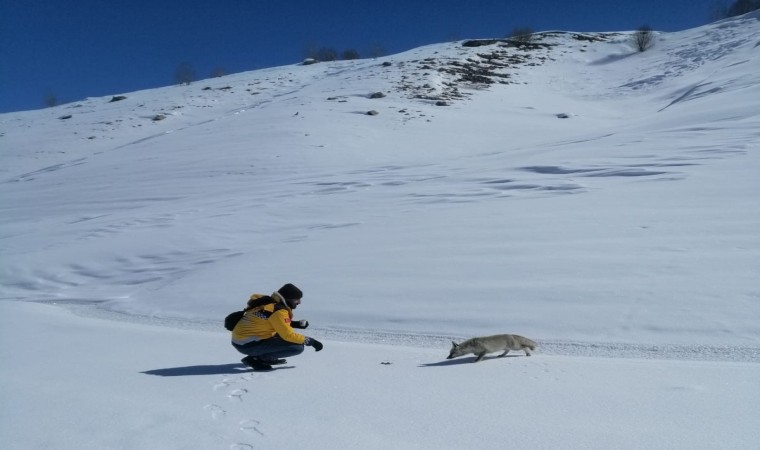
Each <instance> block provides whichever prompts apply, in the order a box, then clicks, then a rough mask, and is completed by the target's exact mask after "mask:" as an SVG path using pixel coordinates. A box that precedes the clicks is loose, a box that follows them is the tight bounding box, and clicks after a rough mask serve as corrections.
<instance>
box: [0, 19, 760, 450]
mask: <svg viewBox="0 0 760 450" xmlns="http://www.w3.org/2000/svg"><path fill="white" fill-rule="evenodd" d="M759 19H760V16H758V14H757V13H755V14H750V15H747V16H743V17H739V18H734V19H729V20H725V21H722V22H718V23H715V24H711V25H708V26H705V27H701V28H697V29H694V30H687V31H683V32H679V33H670V34H665V33H663V34H658V36H657V40H656V43H655V46H654V48H652V49H651V50H649V51H647V52H644V53H635V52H634V51H633V50H632V48H631V46H630V44H629V40H630V33H627V32H610V33H573V32H547V33H541V34H540V36H539V38H538V39H537V40H536V42H534V43H533V44H531V45H529V46H523V47H517V46H514V45H509V44H508V43H506V42H503V41H499V40H493V41H479V42H473V41H462V42H454V43H446V44H440V45H431V46H427V47H422V48H419V49H415V50H412V51H409V52H406V53H403V54H399V55H393V56H389V57H386V58H382V59H377V60H358V61H344V62H333V63H319V64H315V65H309V66H303V65H294V66H287V67H279V68H272V69H266V70H260V71H255V72H249V73H242V74H237V75H231V76H227V77H223V78H218V79H213V80H205V81H199V82H196V83H193V84H191V85H189V86H173V87H167V88H162V89H154V90H148V91H141V92H133V93H120V94H118V95H120V96H124V97H126V98H125V99H122V100H119V101H111V100H112V97H106V98H91V99H86V100H83V101H81V102H76V103H73V104H70V105H63V106H60V107H56V108H50V109H46V110H40V111H29V112H20V113H12V114H2V115H0V255H2V264H1V265H0V300H3V302H2V304H0V305H1V306H2V308H3V314H2V315H0V316H2V317H3V320H4V322H3V324H2V329H3V331H2V334H1V335H0V337H2V339H0V342H1V343H2V344H0V351H1V354H2V357H3V360H4V361H9V364H8V365H3V368H2V369H0V379H2V380H4V381H5V382H6V383H4V387H3V388H2V390H0V394H2V398H3V399H4V403H5V402H6V401H7V402H8V404H9V405H13V408H12V410H16V408H18V409H21V408H23V405H24V404H25V402H28V401H29V400H30V398H31V400H32V403H33V407H32V408H29V410H28V411H29V412H27V413H24V414H20V415H18V416H17V417H13V418H12V421H11V417H9V416H7V415H4V417H3V420H2V421H1V422H3V423H4V424H5V425H4V428H3V429H0V435H3V436H5V435H7V436H11V439H10V442H11V443H12V444H13V445H12V448H53V447H55V445H52V444H51V443H50V442H51V440H54V439H55V437H56V436H58V435H59V432H61V433H64V432H65V430H67V429H68V430H70V435H68V438H67V439H68V440H66V441H64V442H65V443H64V444H63V445H61V447H60V448H215V447H213V446H214V445H219V446H220V447H219V448H237V449H243V448H251V447H255V446H258V445H259V444H261V445H265V444H262V443H261V442H257V441H255V440H252V439H248V438H251V437H253V438H259V437H263V435H266V436H267V438H266V439H275V441H276V437H275V436H280V435H282V434H287V435H290V436H292V437H293V438H294V439H301V440H302V441H292V442H290V443H288V444H287V445H286V444H282V443H280V445H275V444H274V442H275V441H267V444H266V446H269V447H270V448H304V447H303V446H302V445H301V443H302V442H303V440H308V441H309V442H313V447H312V448H388V447H390V446H395V447H398V448H442V447H443V448H480V447H482V446H483V445H484V443H490V442H495V440H496V439H500V438H501V437H502V434H503V431H504V428H502V427H501V426H500V425H501V424H502V421H503V420H504V416H505V415H511V414H513V412H512V411H513V410H512V409H511V408H513V407H515V408H517V410H519V411H525V414H526V416H519V417H520V418H519V419H513V420H512V421H510V422H509V423H510V425H509V427H508V428H507V430H506V431H507V432H508V434H510V433H509V432H514V433H515V434H520V436H521V437H520V438H519V440H517V441H515V446H516V447H517V448H558V446H563V444H567V445H565V446H564V447H565V448H613V447H614V448H720V447H721V445H723V444H725V446H724V448H752V447H751V445H752V444H751V443H753V442H756V441H757V439H756V438H757V435H756V432H753V431H751V430H750V429H751V428H752V427H751V422H747V420H751V419H752V418H753V417H757V414H758V409H757V406H756V405H757V399H758V396H760V392H758V391H760V389H758V386H757V384H756V382H755V381H754V380H756V379H757V375H758V365H757V363H758V361H760V325H759V324H760V321H758V318H760V302H758V300H760V283H759V282H758V280H759V279H760V233H758V231H757V230H760V200H758V199H759V198H760V196H758V194H759V193H760V181H758V176H757V174H758V168H760V154H758V146H759V144H760V60H759V59H758V57H757V56H758V52H760V38H758V36H760V20H759ZM376 92H382V93H383V94H384V95H385V96H384V97H382V98H371V97H372V94H373V93H376ZM369 111H376V112H377V114H376V115H368V114H367V112H369ZM562 117H566V118H562ZM285 282H293V283H295V284H297V285H298V286H300V287H301V288H302V289H303V290H304V292H305V298H304V302H303V304H302V305H301V306H300V307H299V310H298V313H299V315H301V316H302V317H305V318H308V319H309V320H310V322H311V323H312V328H310V330H309V332H310V334H312V335H313V336H315V337H319V338H322V339H325V341H326V347H325V350H324V351H323V352H322V353H320V354H314V353H313V352H311V350H310V349H307V354H305V355H304V356H300V357H298V358H297V361H298V362H295V361H296V359H294V360H293V361H294V363H295V364H296V365H297V369H295V370H285V371H282V372H281V373H280V372H275V373H273V374H263V375H262V374H250V373H248V372H245V371H241V367H240V365H238V364H236V363H237V356H236V353H235V352H234V350H233V349H232V348H230V347H229V345H228V344H227V336H226V335H225V333H224V332H223V330H220V319H221V318H222V317H224V315H226V314H227V313H228V312H229V311H231V310H233V309H236V308H239V307H240V306H242V304H243V302H244V301H245V300H246V299H247V297H248V295H250V294H251V293H252V292H261V293H268V292H270V291H273V290H274V289H276V288H277V287H279V286H280V285H282V284H283V283H285ZM29 302H43V303H55V304H60V305H65V306H67V308H68V309H69V310H72V311H74V312H75V313H76V315H71V314H70V313H69V312H67V311H61V310H58V309H57V308H51V307H50V306H49V305H35V304H29ZM30 317H36V318H38V320H39V321H40V326H39V328H38V329H35V332H34V334H33V336H29V334H30V333H29V332H28V331H27V330H26V329H25V328H22V327H23V324H24V323H27V320H29V318H30ZM109 330H110V331H109ZM502 332H514V333H520V334H524V335H526V336H528V337H531V338H533V339H535V340H537V341H538V342H539V344H540V345H541V346H540V348H539V351H538V352H537V355H536V356H535V357H534V358H505V359H502V360H495V361H494V360H488V361H485V362H484V363H479V364H478V365H477V366H472V365H469V364H466V363H467V362H469V361H468V360H467V359H463V360H458V361H462V362H465V364H459V363H456V364H452V365H449V364H441V363H440V360H441V359H442V358H443V357H444V356H445V354H446V352H447V347H448V345H449V342H448V341H449V340H450V339H451V338H461V337H468V336H473V335H482V334H492V333H502ZM109 333H113V335H112V336H109ZM106 336H108V337H106ZM22 337H23V338H22ZM50 342H55V343H56V345H55V346H54V347H53V348H51V347H50V346H49V343H50ZM183 342H186V343H187V346H188V348H182V346H183ZM19 348H26V349H28V350H29V351H30V353H29V354H26V353H23V352H20V351H18V349H19ZM46 352H50V354H51V355H53V358H52V365H53V366H54V367H55V370H56V371H58V372H59V373H61V374H65V376H61V377H57V378H56V377H51V374H50V373H49V370H48V368H47V366H46V361H47V359H46V358H42V359H39V358H38V357H37V355H41V354H42V355H44V354H45V353H46ZM93 361H97V364H93ZM383 361H385V362H392V364H390V365H388V366H387V367H386V366H385V365H381V364H380V362H383ZM103 362H105V364H103ZM198 367H206V368H205V369H198ZM386 369H388V370H387V371H386V372H387V373H386V372H378V370H386ZM156 371H158V372H156ZM167 371H168V373H169V375H166V374H167ZM199 371H200V373H198V372H199ZM473 371H477V375H474V373H475V372H473ZM80 373H81V374H82V376H81V377H79V376H78V375H77V374H80ZM127 374H128V375H127ZM154 375H155V376H154ZM122 376H123V377H125V385H123V386H120V387H119V388H118V389H117V390H115V391H111V390H110V385H111V384H112V380H115V379H118V378H120V377H122ZM650 376H651V377H652V378H647V377H650ZM473 379H474V380H475V381H474V382H473ZM172 380H177V382H176V383H172ZM507 380H508V381H507ZM609 380H618V381H619V383H617V384H616V383H611V382H609ZM642 380H644V381H643V382H642ZM505 382H506V383H505ZM584 382H586V383H588V384H587V385H584ZM58 383H65V385H66V386H67V388H68V390H69V392H70V393H68V394H65V393H63V392H61V391H60V390H59V389H57V387H58V386H59V385H58ZM249 383H264V385H266V386H267V387H268V389H266V390H265V392H261V391H260V390H255V389H254V388H253V385H249ZM512 383H515V384H514V385H513V384H512ZM504 384H507V387H506V388H505V387H504ZM40 385H44V386H46V387H45V388H44V389H38V388H37V386H40ZM215 386H221V387H219V388H218V389H217V388H214V389H213V390H212V387H215ZM256 386H258V385H256ZM463 386H466V387H464V388H463ZM524 386H528V388H524ZM205 388H208V389H207V391H208V392H206V391H204V392H205V394H203V395H201V394H198V395H199V396H198V397H195V396H192V395H191V398H188V397H187V396H188V390H190V392H194V393H195V392H200V389H205ZM278 389H289V390H292V394H294V395H295V396H296V397H298V398H303V399H304V400H303V402H302V403H301V404H300V406H299V407H300V408H301V409H298V408H296V407H295V406H293V405H282V404H281V403H280V402H279V401H278V399H279V395H280V392H281V391H280V390H278ZM499 389H506V390H505V391H500V390H499ZM91 390H92V391H93V394H92V395H84V396H79V395H78V394H79V393H86V392H88V391H91ZM254 391H255V392H256V397H255V398H257V399H258V402H260V403H257V405H258V404H261V405H267V407H269V408H272V409H271V410H268V411H269V412H267V413H259V412H256V413H255V414H254V413H252V412H251V411H250V410H249V409H247V407H245V406H243V405H246V403H245V402H243V400H244V399H246V398H248V395H244V394H251V395H250V396H251V397H253V394H254ZM389 391H391V392H398V395H397V396H395V395H388V392H389ZM494 391H498V394H494ZM109 392H111V393H110V394H109ZM233 392H237V394H235V393H233ZM452 392H455V393H452ZM72 393H73V394H72ZM418 393H419V395H420V402H419V404H417V403H415V402H411V401H409V400H408V399H409V398H414V396H415V395H417V394H418ZM96 394H97V395H96ZM238 394H239V395H238ZM130 396H134V397H130ZM215 396H221V400H219V399H218V398H216V397H215ZM104 398H105V399H107V400H108V402H102V399H104ZM130 398H135V400H129V399H130ZM579 398H581V399H587V400H586V401H585V402H581V403H580V404H579V403H577V402H578V399H579ZM610 398H613V399H614V401H612V402H610V401H609V399H610ZM49 399H52V402H53V404H52V406H48V403H47V401H48V400H49ZM399 399H403V402H402V403H401V404H402V405H404V406H403V407H398V405H399V401H400V400H399ZM162 402H166V404H165V405H163V406H161V404H162ZM220 402H222V403H220ZM224 402H229V403H224ZM353 402H358V403H353ZM372 402H375V404H376V406H377V408H376V409H372V408H368V407H366V404H367V403H372ZM200 403H202V404H200ZM241 403H242V405H241ZM230 404H234V405H235V407H234V408H237V409H236V411H238V412H236V413H234V414H233V413H231V412H229V411H228V410H229V408H231V407H230V406H229V405H230ZM272 405H277V406H272ZM505 405H509V409H508V411H509V412H505V411H506V410H507V408H506V407H505ZM556 405H558V407H557V408H555V409H553V407H554V406H556ZM215 406H216V407H218V408H219V409H215ZM76 407H79V408H80V409H81V410H83V411H86V412H87V413H88V414H86V415H80V416H78V417H73V416H72V417H67V419H66V422H65V426H64V425H63V424H62V425H61V426H60V428H53V429H52V430H51V431H50V432H49V433H42V434H33V433H30V432H29V431H28V430H30V429H31V428H32V427H33V426H34V423H36V422H37V421H38V420H41V421H43V422H45V423H49V422H51V421H53V420H54V418H55V417H57V416H60V415H61V414H68V411H69V410H70V408H76ZM46 408H48V409H46ZM240 408H243V409H242V410H241V409H240ZM291 408H296V409H295V410H294V409H291ZM707 409H710V410H712V411H713V412H712V413H710V414H706V413H705V410H707ZM43 410H44V412H43ZM220 410H224V411H227V412H229V414H227V415H224V418H222V417H223V415H222V414H221V413H220V412H219V411H220ZM431 410H432V411H435V412H434V413H431V412H430V411H431ZM109 411H110V413H109ZM299 411H300V412H299ZM335 411H350V412H351V414H348V413H346V414H340V413H335ZM409 411H411V413H409ZM457 411H458V412H459V413H457ZM652 411H659V413H658V414H654V415H651V413H652ZM32 412H34V414H33V413H32ZM732 412H734V414H733V415H732ZM265 414H266V417H270V414H275V415H277V416H278V417H281V416H289V417H290V418H291V419H292V420H294V421H295V422H294V423H293V424H292V425H294V427H288V426H286V425H287V424H283V423H280V422H281V421H274V420H271V421H270V420H267V419H265V418H264V415H265ZM330 414H333V415H332V416H330ZM647 414H650V415H647ZM201 415H202V417H201ZM452 415H454V416H456V419H455V420H457V421H461V422H462V424H463V428H464V429H466V430H468V431H464V432H460V431H459V430H458V429H456V428H453V427H449V426H448V421H449V417H451V416H452ZM172 416H174V418H171V417H172ZM232 416H234V420H233V417H232ZM673 416H676V417H677V420H675V421H673V422H668V420H669V419H671V418H672V417H673ZM738 417H741V418H743V419H741V420H739V419H737V418H738ZM539 419H540V421H541V424H542V425H541V426H538V425H536V421H537V420H539ZM326 420H327V421H328V424H329V427H327V429H328V430H329V432H328V431H325V430H326V429H325V428H324V427H323V426H322V424H323V423H324V421H326ZM407 420H411V422H410V423H407V422H406V421H407ZM742 420H744V421H742ZM600 421H601V422H600ZM127 423H128V424H129V425H127ZM119 424H123V425H119ZM212 424H213V425H212ZM625 424H629V425H625ZM657 424H659V428H657V427H658V425H657ZM708 424H709V425H708ZM259 425H261V427H259ZM595 425H597V426H596V427H595ZM563 426H567V427H569V428H567V429H565V430H566V432H565V431H562V430H561V429H560V428H561V427H563ZM268 427H271V428H268ZM729 428H730V429H733V430H735V432H734V433H732V434H730V435H728V434H726V435H721V434H718V433H719V430H726V429H729ZM257 429H258V430H259V431H256V430H257ZM419 429H427V430H430V431H429V432H423V433H420V434H415V433H413V430H419ZM473 429H474V430H477V432H478V434H477V436H478V437H477V438H473V437H472V435H473V431H472V430H473ZM643 429H646V430H650V433H651V434H646V435H641V434H638V432H637V430H643ZM188 430H193V431H194V432H191V433H188ZM220 430H221V431H220ZM349 430H353V432H352V433H351V434H350V435H348V434H347V433H348V431H349ZM378 430H379V431H378ZM388 430H399V433H398V434H393V433H390V432H389V431H388ZM611 430H618V431H614V432H613V431H611ZM651 430H654V431H651ZM241 433H242V435H241ZM460 433H469V434H468V436H469V437H461V436H464V434H461V435H460ZM610 433H613V434H610ZM615 433H621V434H615ZM86 436H91V437H90V438H86ZM316 436H322V437H321V438H319V439H317V438H316ZM605 436H607V437H605ZM243 437H245V438H246V439H243ZM88 439H89V440H88ZM236 446H237V447H236ZM246 446H248V447H246Z"/></svg>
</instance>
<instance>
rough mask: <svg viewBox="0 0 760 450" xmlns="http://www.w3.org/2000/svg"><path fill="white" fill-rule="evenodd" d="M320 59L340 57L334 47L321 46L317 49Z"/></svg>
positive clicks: (330, 59) (332, 59)
mask: <svg viewBox="0 0 760 450" xmlns="http://www.w3.org/2000/svg"><path fill="white" fill-rule="evenodd" d="M316 59H317V60H318V61H335V60H336V59H338V52H337V51H336V50H335V49H334V48H332V47H320V48H319V50H317V58H316Z"/></svg>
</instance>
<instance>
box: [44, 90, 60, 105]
mask: <svg viewBox="0 0 760 450" xmlns="http://www.w3.org/2000/svg"><path fill="white" fill-rule="evenodd" d="M42 101H43V103H44V104H45V106H47V107H48V108H52V107H53V106H58V105H59V101H58V96H57V95H55V93H54V92H53V91H51V90H50V89H48V90H46V91H45V95H44V96H43V97H42Z"/></svg>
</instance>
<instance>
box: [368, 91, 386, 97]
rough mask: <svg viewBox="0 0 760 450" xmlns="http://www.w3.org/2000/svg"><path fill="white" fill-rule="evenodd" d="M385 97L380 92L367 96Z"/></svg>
mask: <svg viewBox="0 0 760 450" xmlns="http://www.w3.org/2000/svg"><path fill="white" fill-rule="evenodd" d="M383 97H385V94H383V93H382V92H375V93H373V94H371V95H370V96H369V98H383Z"/></svg>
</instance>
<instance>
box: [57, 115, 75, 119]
mask: <svg viewBox="0 0 760 450" xmlns="http://www.w3.org/2000/svg"><path fill="white" fill-rule="evenodd" d="M71 117H72V116H71V114H66V115H65V116H61V117H59V119H61V120H66V119H71Z"/></svg>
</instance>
